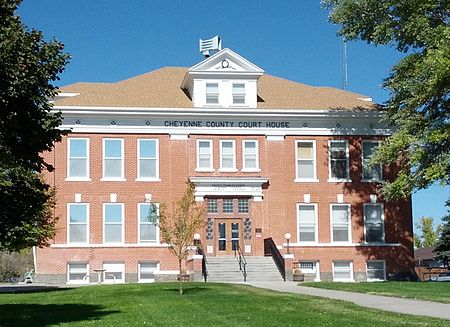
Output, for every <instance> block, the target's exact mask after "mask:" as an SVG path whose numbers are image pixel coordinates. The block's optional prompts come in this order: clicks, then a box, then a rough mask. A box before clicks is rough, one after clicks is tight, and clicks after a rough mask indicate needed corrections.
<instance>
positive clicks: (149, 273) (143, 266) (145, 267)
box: [139, 262, 159, 283]
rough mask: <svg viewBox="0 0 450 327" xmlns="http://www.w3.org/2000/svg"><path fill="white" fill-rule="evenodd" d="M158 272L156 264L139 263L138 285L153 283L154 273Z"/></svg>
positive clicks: (157, 264)
mask: <svg viewBox="0 0 450 327" xmlns="http://www.w3.org/2000/svg"><path fill="white" fill-rule="evenodd" d="M158 270H159V263H158V262H140V263H139V283H152V282H154V281H155V271H158Z"/></svg>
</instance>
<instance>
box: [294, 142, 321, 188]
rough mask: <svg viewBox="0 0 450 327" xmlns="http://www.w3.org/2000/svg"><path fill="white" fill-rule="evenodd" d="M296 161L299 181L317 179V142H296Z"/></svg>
mask: <svg viewBox="0 0 450 327" xmlns="http://www.w3.org/2000/svg"><path fill="white" fill-rule="evenodd" d="M296 149H297V151H296V160H297V167H296V168H297V174H296V178H297V179H298V180H315V179H316V178H317V177H316V142H314V141H296Z"/></svg>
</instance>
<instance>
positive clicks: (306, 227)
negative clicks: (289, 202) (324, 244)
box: [297, 204, 317, 242]
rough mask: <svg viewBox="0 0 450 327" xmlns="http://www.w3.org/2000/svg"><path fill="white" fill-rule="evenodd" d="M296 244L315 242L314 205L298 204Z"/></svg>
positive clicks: (315, 213) (315, 211)
mask: <svg viewBox="0 0 450 327" xmlns="http://www.w3.org/2000/svg"><path fill="white" fill-rule="evenodd" d="M297 206H298V213H297V222H298V242H317V207H316V204H298V205H297Z"/></svg>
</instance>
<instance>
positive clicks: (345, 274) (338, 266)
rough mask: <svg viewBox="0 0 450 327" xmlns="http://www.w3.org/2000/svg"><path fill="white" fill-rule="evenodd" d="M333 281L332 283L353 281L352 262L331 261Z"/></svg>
mask: <svg viewBox="0 0 450 327" xmlns="http://www.w3.org/2000/svg"><path fill="white" fill-rule="evenodd" d="M333 280H334V281H351V280H353V262H351V261H333Z"/></svg>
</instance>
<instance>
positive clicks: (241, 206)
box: [238, 199, 248, 213]
mask: <svg viewBox="0 0 450 327" xmlns="http://www.w3.org/2000/svg"><path fill="white" fill-rule="evenodd" d="M238 212H239V213H248V199H238Z"/></svg>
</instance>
